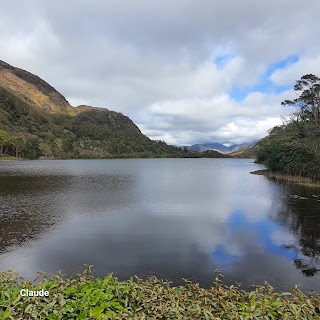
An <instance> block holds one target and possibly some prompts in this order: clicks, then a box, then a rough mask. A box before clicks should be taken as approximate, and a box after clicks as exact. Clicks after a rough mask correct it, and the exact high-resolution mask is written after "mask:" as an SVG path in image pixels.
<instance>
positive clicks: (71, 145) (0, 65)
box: [0, 61, 224, 159]
mask: <svg viewBox="0 0 320 320" xmlns="http://www.w3.org/2000/svg"><path fill="white" fill-rule="evenodd" d="M0 155H2V156H3V155H6V156H16V157H22V158H29V159H37V158H39V157H44V158H57V159H61V158H119V157H128V158H130V157H197V158H198V157H214V158H215V157H218V158H219V157H224V155H222V154H220V153H219V152H214V151H212V152H208V153H204V154H199V153H197V152H192V151H187V150H182V149H181V148H177V147H173V146H169V145H167V144H166V143H165V142H163V141H153V140H151V139H149V138H148V137H146V136H145V135H143V134H142V133H141V131H140V130H139V128H138V127H137V126H136V125H135V124H134V123H133V122H132V121H131V120H130V119H129V118H128V117H127V116H125V115H123V114H122V113H119V112H115V111H110V110H108V109H105V108H96V107H91V106H85V105H81V106H78V107H72V106H71V105H70V104H69V102H68V101H67V100H66V98H65V97H64V96H63V95H62V94H60V93H59V92H58V91H57V90H55V89H54V88H53V87H52V86H51V85H49V84H48V83H47V82H45V81H44V80H42V79H41V78H39V77H38V76H36V75H33V74H32V73H30V72H27V71H25V70H22V69H19V68H15V67H12V66H10V65H9V64H7V63H5V62H3V61H0Z"/></svg>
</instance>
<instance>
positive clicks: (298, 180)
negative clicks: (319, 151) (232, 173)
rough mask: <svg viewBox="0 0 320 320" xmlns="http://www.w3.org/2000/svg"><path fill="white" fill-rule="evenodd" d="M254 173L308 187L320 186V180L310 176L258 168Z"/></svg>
mask: <svg viewBox="0 0 320 320" xmlns="http://www.w3.org/2000/svg"><path fill="white" fill-rule="evenodd" d="M251 173H252V174H257V175H264V176H266V177H267V178H270V179H273V180H277V181H280V182H285V183H291V184H299V185H303V186H306V187H312V188H320V181H314V180H312V179H310V178H306V177H303V176H299V175H297V176H293V175H288V174H282V173H279V172H273V171H271V170H257V171H253V172H251Z"/></svg>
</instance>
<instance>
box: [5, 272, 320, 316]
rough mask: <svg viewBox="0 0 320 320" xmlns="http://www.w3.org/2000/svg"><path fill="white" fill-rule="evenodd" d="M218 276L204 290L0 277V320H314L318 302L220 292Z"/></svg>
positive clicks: (79, 278) (158, 283)
mask: <svg viewBox="0 0 320 320" xmlns="http://www.w3.org/2000/svg"><path fill="white" fill-rule="evenodd" d="M221 277H222V276H220V275H219V274H218V273H217V276H216V279H215V282H214V283H213V286H212V287H211V288H210V289H203V288H201V287H200V286H199V285H198V284H196V283H192V282H189V281H187V280H185V284H184V285H183V286H180V287H172V286H171V284H170V282H168V281H162V280H158V279H157V278H155V277H151V278H149V279H147V280H145V281H143V280H141V279H139V278H137V277H136V278H135V279H133V278H131V279H129V280H127V281H118V280H117V278H115V277H113V276H112V274H111V275H108V276H106V277H105V278H96V279H95V278H94V277H93V276H92V273H91V271H90V267H89V268H87V269H86V270H85V271H84V272H83V273H81V274H77V275H75V276H72V277H69V278H68V277H65V276H63V275H61V274H58V275H54V276H52V277H51V278H45V277H42V278H41V279H40V281H39V279H38V280H37V281H29V280H26V279H23V278H19V276H18V274H17V273H15V272H13V271H8V272H3V273H0V319H302V320H303V319H319V318H320V313H319V312H320V310H319V306H320V296H318V297H315V296H311V295H304V294H303V293H302V292H301V291H300V290H299V289H296V288H295V289H293V290H292V291H291V292H286V293H275V292H274V290H273V288H272V287H271V286H270V285H268V284H267V283H266V284H265V286H262V287H255V289H254V290H253V291H251V292H246V291H244V290H242V289H241V288H240V286H239V285H238V284H236V285H231V286H225V285H224V284H223V282H222V280H221ZM21 288H29V289H30V290H41V289H45V290H48V291H49V292H50V296H49V297H22V296H20V295H19V292H20V290H21Z"/></svg>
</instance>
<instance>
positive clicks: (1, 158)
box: [0, 156, 22, 160]
mask: <svg viewBox="0 0 320 320" xmlns="http://www.w3.org/2000/svg"><path fill="white" fill-rule="evenodd" d="M0 160H22V159H21V158H16V157H12V156H0Z"/></svg>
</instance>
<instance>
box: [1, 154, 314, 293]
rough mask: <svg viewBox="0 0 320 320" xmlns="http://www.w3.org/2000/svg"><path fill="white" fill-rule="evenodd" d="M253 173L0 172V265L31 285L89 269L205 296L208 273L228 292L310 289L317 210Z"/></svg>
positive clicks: (74, 164) (42, 166) (150, 167)
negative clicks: (199, 288)
mask: <svg viewBox="0 0 320 320" xmlns="http://www.w3.org/2000/svg"><path fill="white" fill-rule="evenodd" d="M259 168H260V167H259V165H256V164H253V163H252V162H251V161H249V160H246V159H170V160H169V159H161V160H157V159H154V160H115V161H112V160H106V161H101V160H100V161H94V160H86V161H51V162H50V161H32V162H26V163H21V162H20V163H12V162H11V163H10V164H6V165H2V166H1V167H0V210H1V212H0V229H1V235H0V250H1V252H2V255H1V263H0V268H1V270H5V269H8V268H13V269H16V270H18V271H20V272H22V273H23V274H24V275H26V276H33V275H34V274H35V273H36V272H37V271H40V270H43V271H47V272H48V273H54V272H57V271H59V270H63V271H64V272H67V273H74V272H78V271H81V270H82V268H83V264H93V265H94V266H95V270H96V274H97V275H99V276H103V275H105V274H106V273H108V272H113V273H114V274H115V275H116V276H118V277H120V278H121V279H125V278H128V277H129V276H131V275H132V274H136V275H138V276H141V277H147V276H149V275H157V276H159V277H161V278H166V279H169V280H172V281H174V283H175V284H179V283H181V279H182V278H189V279H191V280H194V281H197V282H200V284H201V285H203V286H206V287H208V286H210V284H211V283H212V281H213V279H214V273H213V270H214V269H215V268H219V269H221V271H222V272H223V273H224V274H225V279H226V282H227V283H232V282H234V281H238V282H242V283H243V284H244V285H245V286H248V285H251V284H263V282H264V280H267V281H269V282H270V283H271V284H273V285H275V287H276V288H277V289H279V290H287V289H289V288H290V287H292V286H294V285H295V284H298V285H300V286H301V287H302V288H303V289H304V290H310V289H316V288H315V283H316V282H315V279H317V280H320V278H319V273H317V272H318V270H319V250H320V241H319V236H320V235H319V227H320V225H319V223H320V217H319V208H320V202H319V201H317V198H316V197H313V196H312V192H314V191H312V190H308V189H303V188H302V189H301V188H296V187H292V186H291V187H288V186H282V185H280V184H278V183H275V182H270V181H268V180H267V179H266V178H264V177H263V176H256V175H250V174H249V172H250V171H253V170H254V169H259ZM295 195H300V196H301V197H302V198H304V199H302V198H301V197H300V198H299V197H295ZM306 276H308V277H306Z"/></svg>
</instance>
